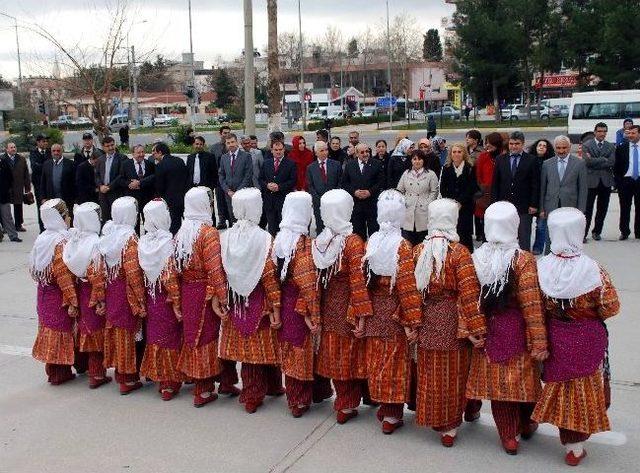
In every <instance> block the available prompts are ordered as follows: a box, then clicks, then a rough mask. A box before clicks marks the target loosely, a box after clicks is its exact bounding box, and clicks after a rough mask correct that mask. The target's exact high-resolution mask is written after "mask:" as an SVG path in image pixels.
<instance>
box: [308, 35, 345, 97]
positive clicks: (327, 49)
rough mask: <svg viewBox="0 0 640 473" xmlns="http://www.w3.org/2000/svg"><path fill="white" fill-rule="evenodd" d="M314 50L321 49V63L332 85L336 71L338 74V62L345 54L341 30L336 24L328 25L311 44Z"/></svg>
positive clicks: (334, 81) (339, 62)
mask: <svg viewBox="0 0 640 473" xmlns="http://www.w3.org/2000/svg"><path fill="white" fill-rule="evenodd" d="M313 49H314V51H322V53H321V60H320V62H321V64H322V65H323V66H325V67H326V68H327V70H328V73H329V81H330V83H331V85H332V86H333V85H334V84H335V83H336V80H335V79H336V73H337V74H340V64H341V62H342V61H343V56H344V54H345V47H344V39H343V37H342V31H340V30H339V29H338V28H337V27H336V26H333V25H330V26H328V27H327V29H326V31H325V32H324V34H323V35H322V37H321V38H319V39H318V40H317V41H316V42H315V43H314V46H313Z"/></svg>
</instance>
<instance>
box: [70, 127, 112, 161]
mask: <svg viewBox="0 0 640 473" xmlns="http://www.w3.org/2000/svg"><path fill="white" fill-rule="evenodd" d="M92 154H95V155H96V156H97V157H100V156H102V155H103V154H104V151H102V150H101V149H100V148H96V147H95V146H94V144H93V135H92V134H91V133H84V134H83V135H82V148H80V149H79V150H78V151H76V154H75V155H74V156H73V163H74V164H75V165H76V168H77V167H78V166H80V165H81V164H82V163H84V162H85V161H87V160H88V159H89V158H90V157H91V155H92Z"/></svg>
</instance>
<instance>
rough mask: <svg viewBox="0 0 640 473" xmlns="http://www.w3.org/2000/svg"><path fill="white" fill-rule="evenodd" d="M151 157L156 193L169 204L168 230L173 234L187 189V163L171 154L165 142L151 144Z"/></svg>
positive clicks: (179, 219)
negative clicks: (154, 172) (153, 163)
mask: <svg viewBox="0 0 640 473" xmlns="http://www.w3.org/2000/svg"><path fill="white" fill-rule="evenodd" d="M152 154H153V157H154V158H155V160H156V163H157V165H156V174H155V184H156V194H157V195H158V196H159V197H162V198H163V199H164V200H165V201H166V202H167V205H168V206H169V214H170V215H171V228H170V231H171V233H173V234H174V235H175V234H176V233H177V232H178V230H179V229H180V225H181V224H182V213H183V211H184V194H185V193H186V191H187V165H186V164H185V163H184V161H183V160H182V159H180V158H177V157H175V156H171V154H170V152H169V147H168V146H167V145H166V143H162V142H161V143H156V144H155V145H153V151H152Z"/></svg>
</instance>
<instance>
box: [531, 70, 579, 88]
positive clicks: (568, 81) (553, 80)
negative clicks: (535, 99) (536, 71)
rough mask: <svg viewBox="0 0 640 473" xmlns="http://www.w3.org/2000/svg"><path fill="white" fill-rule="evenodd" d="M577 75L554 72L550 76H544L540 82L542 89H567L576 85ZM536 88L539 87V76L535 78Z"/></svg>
mask: <svg viewBox="0 0 640 473" xmlns="http://www.w3.org/2000/svg"><path fill="white" fill-rule="evenodd" d="M577 85H578V75H577V74H554V75H550V76H544V82H543V84H542V88H543V89H568V88H573V87H577ZM535 88H536V89H539V88H540V78H538V79H537V80H536V85H535Z"/></svg>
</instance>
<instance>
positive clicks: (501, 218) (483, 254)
mask: <svg viewBox="0 0 640 473" xmlns="http://www.w3.org/2000/svg"><path fill="white" fill-rule="evenodd" d="M519 225H520V217H519V216H518V210H517V209H516V208H515V206H514V205H513V204H512V203H511V202H507V201H501V202H495V203H493V204H491V205H490V206H489V207H488V208H487V210H486V212H485V214H484V235H485V238H486V239H487V241H486V243H484V244H483V245H482V246H481V247H480V248H478V249H477V250H476V251H475V252H474V253H473V264H474V266H475V268H476V273H477V274H478V280H479V281H480V285H481V286H489V290H490V292H491V293H493V294H495V295H499V294H500V293H501V292H502V290H503V289H504V286H505V285H506V283H507V280H508V279H509V270H510V269H511V267H512V265H513V263H514V261H513V258H514V256H515V254H516V251H518V249H519V248H520V247H519V245H518V226H519Z"/></svg>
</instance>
